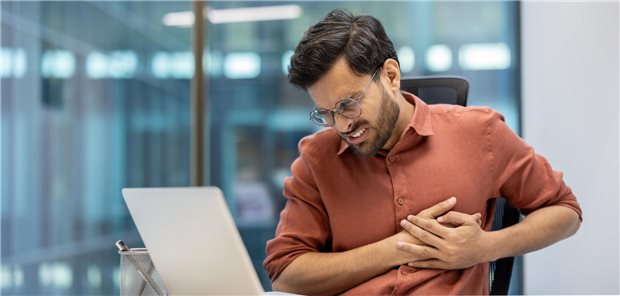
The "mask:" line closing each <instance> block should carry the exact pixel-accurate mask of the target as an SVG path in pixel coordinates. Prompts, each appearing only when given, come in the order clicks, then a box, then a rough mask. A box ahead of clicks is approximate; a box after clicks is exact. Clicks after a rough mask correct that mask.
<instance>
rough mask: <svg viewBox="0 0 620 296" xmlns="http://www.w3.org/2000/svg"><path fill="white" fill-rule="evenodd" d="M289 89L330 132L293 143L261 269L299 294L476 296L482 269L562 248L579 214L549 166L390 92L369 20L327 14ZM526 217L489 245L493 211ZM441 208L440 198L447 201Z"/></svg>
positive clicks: (305, 47) (461, 116)
mask: <svg viewBox="0 0 620 296" xmlns="http://www.w3.org/2000/svg"><path fill="white" fill-rule="evenodd" d="M289 80H290V82H291V83H293V84H294V85H296V86H298V87H300V88H303V89H305V90H307V91H308V93H309V94H310V96H311V97H312V100H313V101H314V103H315V105H316V106H315V108H314V110H313V111H312V112H311V113H310V118H311V120H313V121H314V122H315V123H317V124H319V125H321V126H325V127H331V129H325V130H322V131H320V132H317V133H315V134H314V135H311V136H309V137H306V138H304V139H302V140H301V141H300V144H299V150H300V156H299V157H298V158H297V159H296V160H295V161H294V162H293V164H292V167H291V170H292V176H291V177H289V178H287V179H286V180H285V188H284V195H285V196H286V197H287V203H286V206H285V208H284V210H283V211H282V213H281V216H280V223H279V225H278V228H277V230H276V237H275V238H274V239H273V240H271V241H269V242H268V243H267V258H266V259H265V262H264V265H265V268H266V270H267V271H268V273H269V275H270V277H271V279H272V281H273V288H274V290H279V291H287V292H293V293H300V294H336V293H345V294H348V293H350V294H410V293H419V294H488V293H489V290H488V262H489V261H493V260H496V259H498V258H502V257H508V256H514V255H518V254H523V253H526V252H530V251H534V250H537V249H540V248H543V247H545V246H548V245H550V244H552V243H554V242H557V241H559V240H561V239H564V238H566V237H568V236H570V235H572V234H574V233H575V232H576V231H577V229H578V228H579V225H580V220H581V209H580V207H579V205H578V203H577V201H576V199H575V196H574V195H573V194H572V192H571V190H570V188H568V187H567V186H566V185H565V184H564V182H563V181H562V175H561V173H557V172H554V171H553V170H552V169H551V167H550V166H549V164H548V163H547V161H546V160H545V159H544V158H543V157H542V156H540V155H537V154H535V153H534V152H533V149H532V148H531V147H530V146H528V145H527V144H525V143H524V142H523V141H522V140H521V139H520V138H519V137H518V136H517V135H515V134H514V133H513V132H512V131H511V130H510V129H509V128H508V127H507V126H506V124H505V123H504V122H503V118H502V116H501V115H499V114H498V113H496V112H494V111H493V110H490V109H488V108H480V107H468V108H465V107H460V106H451V105H433V106H429V105H426V104H425V103H424V102H423V101H421V100H420V99H419V98H417V97H415V96H414V95H412V94H409V93H405V92H401V91H400V69H399V64H398V58H397V56H396V52H395V50H394V46H393V44H392V42H391V41H390V39H389V38H388V37H387V35H386V33H385V31H384V29H383V26H382V25H381V23H380V22H379V21H378V20H376V19H375V18H373V17H371V16H353V15H351V14H350V13H348V12H344V11H341V10H335V11H332V12H331V13H329V14H328V15H327V16H326V17H325V18H324V19H322V20H321V21H319V22H318V23H317V24H315V25H313V26H312V27H310V28H309V29H308V30H307V31H306V33H305V34H304V36H303V38H302V40H301V41H300V42H299V44H298V45H297V48H296V49H295V53H294V55H293V57H292V58H291V64H290V66H289ZM498 196H504V197H505V198H506V199H507V200H508V201H509V202H510V203H511V204H512V205H513V206H515V207H517V208H519V209H520V211H521V212H522V213H524V214H526V215H527V216H526V217H525V218H524V219H523V220H522V221H521V222H520V223H518V224H517V225H514V226H512V227H509V228H506V229H503V230H500V231H493V232H492V231H490V228H491V225H492V222H493V221H492V220H493V214H492V213H493V208H494V205H495V200H494V199H495V198H496V197H498ZM450 197H452V198H450Z"/></svg>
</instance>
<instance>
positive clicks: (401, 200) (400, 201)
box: [396, 197, 405, 206]
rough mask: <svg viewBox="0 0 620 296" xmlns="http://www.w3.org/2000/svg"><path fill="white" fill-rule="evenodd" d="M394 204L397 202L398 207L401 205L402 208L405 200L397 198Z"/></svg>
mask: <svg viewBox="0 0 620 296" xmlns="http://www.w3.org/2000/svg"><path fill="white" fill-rule="evenodd" d="M396 202H397V203H398V204H399V205H401V206H402V205H403V204H404V203H405V200H404V199H403V198H402V197H401V198H398V200H396Z"/></svg>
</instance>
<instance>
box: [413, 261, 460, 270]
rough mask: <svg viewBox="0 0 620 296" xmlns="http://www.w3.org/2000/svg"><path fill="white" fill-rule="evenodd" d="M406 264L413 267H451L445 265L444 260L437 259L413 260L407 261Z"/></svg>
mask: <svg viewBox="0 0 620 296" xmlns="http://www.w3.org/2000/svg"><path fill="white" fill-rule="evenodd" d="M407 265H408V266H410V267H415V268H431V269H451V268H448V267H447V266H446V264H445V262H443V261H441V260H437V259H428V260H420V261H413V262H409V263H407Z"/></svg>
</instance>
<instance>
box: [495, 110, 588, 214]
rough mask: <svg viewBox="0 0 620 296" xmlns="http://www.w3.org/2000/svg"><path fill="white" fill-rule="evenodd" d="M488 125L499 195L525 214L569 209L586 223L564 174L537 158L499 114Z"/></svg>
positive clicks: (541, 158) (539, 156) (496, 186)
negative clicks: (554, 207) (564, 178)
mask: <svg viewBox="0 0 620 296" xmlns="http://www.w3.org/2000/svg"><path fill="white" fill-rule="evenodd" d="M489 115H490V118H489V120H488V121H487V136H488V140H489V141H488V148H489V151H490V157H491V173H492V174H494V177H495V180H497V183H496V184H495V188H494V189H495V190H494V191H495V194H498V195H501V196H503V197H505V198H506V199H507V200H508V202H509V203H510V204H511V205H512V206H513V207H515V208H518V209H519V210H520V211H521V212H522V213H523V214H525V215H527V214H529V213H530V212H532V211H534V210H536V209H539V208H542V207H546V206H551V205H559V206H564V207H568V208H570V209H572V210H574V211H575V212H577V214H579V219H582V211H581V207H580V206H579V203H578V202H577V199H576V197H575V195H574V194H573V192H572V191H571V189H570V187H568V186H567V185H566V184H565V183H564V180H563V174H562V172H559V171H554V170H553V169H552V168H551V165H550V164H549V162H548V161H547V160H546V159H545V158H544V157H543V156H541V155H539V154H536V152H535V151H534V149H533V148H532V146H530V145H528V144H527V143H525V142H524V141H523V140H522V139H521V138H520V137H519V136H518V135H517V134H515V133H514V132H513V131H512V130H511V129H510V128H509V127H508V126H507V125H506V123H505V122H504V118H503V117H502V115H500V114H499V113H497V112H492V113H490V114H489Z"/></svg>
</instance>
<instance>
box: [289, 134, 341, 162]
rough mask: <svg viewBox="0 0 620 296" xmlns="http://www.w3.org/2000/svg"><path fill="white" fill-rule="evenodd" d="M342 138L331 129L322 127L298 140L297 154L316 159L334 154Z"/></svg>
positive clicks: (336, 152)
mask: <svg viewBox="0 0 620 296" xmlns="http://www.w3.org/2000/svg"><path fill="white" fill-rule="evenodd" d="M341 144H342V139H341V138H340V136H338V135H337V134H336V133H335V132H334V131H333V130H332V129H328V128H326V129H322V130H320V131H318V132H315V133H313V134H311V135H308V136H305V137H303V138H302V139H301V140H300V141H299V154H300V155H301V156H302V157H305V158H311V159H318V158H325V157H330V156H331V155H333V156H336V155H337V154H338V150H339V149H340V145H341Z"/></svg>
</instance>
